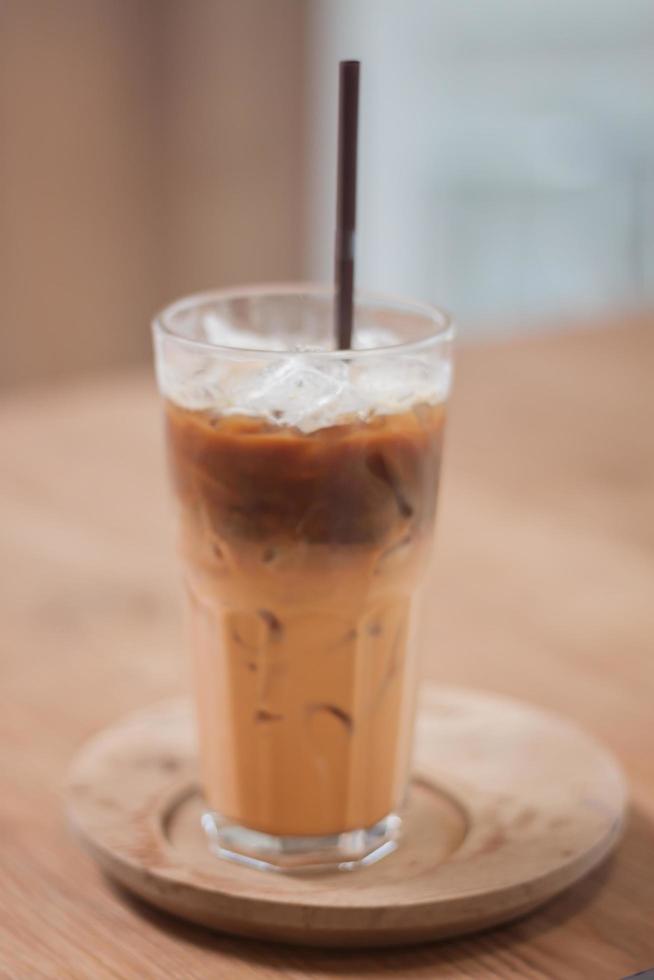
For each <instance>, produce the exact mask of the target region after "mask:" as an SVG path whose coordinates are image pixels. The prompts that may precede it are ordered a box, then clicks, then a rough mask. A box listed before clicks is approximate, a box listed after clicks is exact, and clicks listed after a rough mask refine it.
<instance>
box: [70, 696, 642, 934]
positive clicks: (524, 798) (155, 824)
mask: <svg viewBox="0 0 654 980" xmlns="http://www.w3.org/2000/svg"><path fill="white" fill-rule="evenodd" d="M193 734H194V732H193V724H192V719H191V714H190V709H189V706H188V705H187V704H186V703H185V702H181V701H176V702H168V703H166V704H163V705H159V706H156V707H154V708H149V709H147V710H145V711H141V712H139V713H138V714H136V715H132V716H131V717H129V718H127V719H125V720H123V721H121V722H119V723H118V724H117V725H115V726H113V727H111V728H109V729H107V730H105V731H104V732H102V733H101V734H100V735H98V736H97V737H95V738H94V739H92V740H91V741H90V742H89V743H87V745H86V746H85V747H84V748H83V749H82V751H81V752H80V754H79V756H78V757H77V759H76V760H75V762H74V765H73V767H72V772H71V778H70V783H69V788H68V804H69V813H70V816H71V819H72V823H73V826H74V828H75V829H76V832H77V834H78V835H79V837H80V838H81V840H82V841H83V842H84V844H85V845H86V846H87V847H88V849H89V850H90V852H91V854H92V856H93V857H94V858H95V860H96V861H97V862H98V864H99V865H100V866H101V867H102V868H103V869H104V870H105V871H106V872H107V873H108V874H109V875H111V876H112V877H113V878H115V879H116V880H118V881H119V882H120V883H121V884H123V885H124V886H125V887H127V888H128V889H130V890H131V891H133V892H135V893H136V894H137V895H139V896H140V897H141V898H143V899H145V900H146V901H147V902H150V903H152V904H153V905H156V906H158V907H159V908H161V909H165V910H166V911H168V912H171V913H173V914H174V915H177V916H181V917H182V918H185V919H190V920H191V921H193V922H197V923H201V924H202V925H205V926H209V927H210V928H212V929H220V930H223V931H225V932H231V933H235V934H237V935H241V936H254V937H258V938H263V939H270V940H276V941H281V942H292V943H301V944H305V945H315V946H319V945H325V946H327V945H338V946H373V945H382V944H384V945H391V944H397V943H406V942H416V941H424V940H429V939H438V938H445V937H450V936H456V935H460V934H462V933H466V932H471V931H474V930H477V929H481V928H485V927H488V926H491V925H495V924H498V923H500V922H505V921H507V920H509V919H513V918H515V917H517V916H520V915H523V914H524V913H526V912H529V911H531V910H532V909H534V908H536V907H537V906H538V905H541V904H542V903H543V902H545V901H547V899H549V898H551V897H552V896H553V895H556V894H557V893H558V892H560V891H562V890H563V889H565V888H567V887H568V886H569V885H572V884H573V883H574V882H576V881H578V880H579V879H580V878H581V877H583V876H584V875H585V874H587V872H588V871H590V870H591V869H592V868H593V867H595V865H597V864H598V863H599V862H600V861H601V860H602V859H603V858H604V857H605V856H606V855H607V854H608V853H609V851H610V850H611V849H612V848H613V847H614V845H615V843H616V841H617V839H618V837H619V835H620V829H621V826H622V820H623V816H624V811H625V788H624V783H623V779H622V775H621V772H620V770H619V768H618V766H617V765H616V763H615V761H614V760H613V759H612V757H611V756H610V755H609V754H608V753H607V752H606V751H605V750H604V749H603V748H602V747H601V746H600V745H598V744H597V743H596V742H595V741H594V740H593V739H591V738H590V737H589V736H588V735H586V734H584V733H583V732H581V731H580V730H579V729H577V728H576V727H574V726H573V725H571V724H570V723H569V722H567V721H565V720H563V719H561V718H558V717H556V716H554V715H551V714H547V713H545V712H543V711H541V710H539V709H537V708H534V707H531V706H529V705H526V704H522V703H520V702H517V701H513V700H509V699H507V698H503V697H498V696H496V695H491V694H486V693H481V692H476V691H468V690H462V689H461V690H459V689H455V688H438V687H434V686H431V685H429V686H425V687H424V689H423V693H422V699H421V709H420V713H419V719H418V734H417V740H416V753H415V766H414V772H415V776H414V780H413V784H412V790H411V795H410V802H409V807H408V811H407V814H406V817H405V837H404V839H403V841H402V842H401V844H400V847H399V848H398V850H397V851H396V852H395V853H394V854H392V855H390V856H389V857H386V858H384V859H383V860H382V861H380V862H379V863H378V864H375V865H372V866H370V867H367V868H362V869H359V870H356V871H350V872H339V871H335V872H327V873H323V874H319V875H302V876H299V875H289V874H284V873H275V872H266V871H257V870H253V869H251V868H246V867H241V866H240V865H238V864H234V863H231V862H228V861H225V860H221V859H220V858H217V857H214V856H213V855H211V854H210V853H209V851H208V849H207V842H206V839H205V837H204V832H203V831H202V829H201V827H200V814H201V812H202V804H201V799H200V796H199V793H198V790H197V782H196V770H195V761H194V758H195V751H194V738H193Z"/></svg>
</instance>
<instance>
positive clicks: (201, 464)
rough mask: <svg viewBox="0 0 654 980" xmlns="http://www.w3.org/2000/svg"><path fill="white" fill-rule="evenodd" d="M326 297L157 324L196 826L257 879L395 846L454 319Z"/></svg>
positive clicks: (252, 298)
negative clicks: (189, 676) (187, 667)
mask: <svg viewBox="0 0 654 980" xmlns="http://www.w3.org/2000/svg"><path fill="white" fill-rule="evenodd" d="M332 317H333V291H332V290H331V289H329V288H326V287H325V288H323V287H318V286H306V285H301V286H278V287H255V288H250V289H243V290H239V291H238V292H236V291H234V292H229V291H222V292H213V293H206V294H202V295H198V296H192V297H190V298H188V299H183V300H181V301H179V302H177V303H175V304H173V305H172V306H170V307H168V308H167V309H166V310H164V311H163V312H162V313H161V314H160V315H159V316H158V317H157V318H156V320H155V322H154V342H155V353H156V364H157V376H158V381H159V386H160V389H161V392H162V394H163V397H164V399H165V416H166V431H167V440H168V451H169V459H170V468H171V472H172V479H173V483H174V487H175V490H176V495H177V498H178V501H179V513H180V521H181V538H180V550H181V557H182V562H183V568H184V579H185V583H186V591H187V594H188V600H189V607H190V622H191V648H192V655H193V661H194V675H195V690H196V713H197V721H198V731H199V746H200V761H201V773H202V788H203V792H204V796H205V799H206V804H207V812H206V814H205V817H204V820H203V824H204V827H205V829H206V831H207V833H208V835H209V840H210V843H211V847H212V849H213V850H214V851H216V852H217V853H219V854H221V855H223V856H226V857H232V858H235V859H238V860H241V861H247V862H251V863H253V864H256V865H257V866H261V867H273V868H300V869H304V868H312V867H316V866H321V865H326V866H334V865H335V866H339V867H342V868H350V867H354V866H356V865H357V864H359V863H369V862H370V861H372V860H375V859H377V858H379V857H381V856H383V855H384V854H386V853H388V852H389V851H390V850H392V849H393V848H394V847H395V843H396V840H397V837H398V833H399V829H400V823H401V818H400V815H399V814H400V812H401V807H402V803H403V800H404V797H405V793H406V788H407V780H408V775H409V762H410V754H411V743H412V734H413V721H414V701H415V690H416V664H415V644H414V642H413V632H414V627H415V622H414V619H415V616H414V607H415V596H416V590H417V589H418V587H419V585H420V582H421V579H422V576H423V570H424V568H425V563H426V560H427V557H428V554H429V551H430V549H431V546H432V538H433V523H434V513H435V508H436V494H437V486H438V475H439V468H440V460H441V445H442V437H443V425H444V421H445V403H446V400H447V396H448V392H449V387H450V369H451V341H452V327H451V325H450V322H449V320H448V318H447V317H446V315H445V314H443V313H442V312H440V311H438V310H436V309H433V308H431V307H428V306H424V305H421V304H418V303H410V302H401V301H395V300H388V299H384V298H381V299H380V298H376V297H375V296H360V297H358V298H357V301H356V306H355V333H354V339H353V348H354V349H352V350H347V351H339V350H334V341H333V325H332V324H333V319H332Z"/></svg>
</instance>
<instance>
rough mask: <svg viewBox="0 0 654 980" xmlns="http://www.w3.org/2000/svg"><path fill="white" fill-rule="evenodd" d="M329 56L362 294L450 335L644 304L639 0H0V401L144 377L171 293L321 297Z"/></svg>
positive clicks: (653, 31) (647, 148)
mask: <svg viewBox="0 0 654 980" xmlns="http://www.w3.org/2000/svg"><path fill="white" fill-rule="evenodd" d="M344 57H351V58H352V57H354V58H360V59H361V60H362V63H363V67H362V105H361V127H362V128H361V152H360V169H359V179H360V188H361V190H360V206H359V227H360V232H359V235H358V249H359V252H358V258H359V262H358V281H359V285H360V286H361V287H368V288H373V289H381V290H384V291H387V292H397V293H404V294H409V295H414V296H416V297H417V298H422V299H426V300H431V301H434V302H437V303H440V304H443V305H445V306H447V307H449V308H451V309H452V310H454V311H455V313H456V315H457V318H458V320H459V322H460V324H461V328H462V334H463V337H464V339H465V338H470V339H474V338H477V337H480V336H487V335H492V334H507V333H515V332H520V331H533V330H543V329H551V328H556V329H560V328H561V327H562V326H565V324H566V323H573V322H575V321H578V320H579V319H580V318H586V317H591V316H592V317H596V315H597V314H603V313H608V314H613V315H615V314H616V313H618V314H619V313H621V312H622V311H627V310H630V309H634V308H645V307H647V306H651V305H652V302H653V300H654V220H653V219H654V100H653V99H652V97H651V93H652V91H653V90H654V4H652V3H651V0H629V3H624V2H623V0H531V2H529V3H525V2H524V0H486V2H484V3H474V4H473V3H460V2H457V0H183V2H182V0H2V2H1V3H0V228H1V231H2V234H1V236H0V251H1V256H0V257H1V261H0V294H1V295H2V300H3V356H2V358H1V359H0V385H1V386H2V387H3V388H4V389H8V388H9V387H10V386H17V385H24V384H30V383H34V382H37V381H40V380H43V379H55V378H61V377H65V376H71V375H72V374H75V373H82V372H90V371H98V370H101V369H103V368H105V367H109V366H116V365H127V364H136V363H139V362H143V361H145V360H146V359H147V358H148V357H149V343H150V341H149V329H148V324H149V320H150V318H151V315H152V313H153V312H154V311H155V310H156V309H157V308H158V307H160V306H162V305H163V304H165V303H167V302H168V301H170V300H172V299H173V298H175V297H176V296H178V295H180V294H184V293H188V292H192V291H195V290H200V289H207V288H210V287H213V286H220V285H231V284H238V283H244V282H251V281H254V280H275V279H297V278H309V279H329V278H330V277H331V272H332V256H331V249H332V241H333V210H334V193H335V172H334V161H335V141H336V94H337V75H338V73H337V62H338V60H339V59H340V58H344ZM600 322H601V317H600Z"/></svg>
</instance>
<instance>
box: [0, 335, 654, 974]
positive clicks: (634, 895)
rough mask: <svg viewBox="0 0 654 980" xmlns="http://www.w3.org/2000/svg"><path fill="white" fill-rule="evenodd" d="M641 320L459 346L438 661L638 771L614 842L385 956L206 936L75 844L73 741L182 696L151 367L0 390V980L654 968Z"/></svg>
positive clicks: (653, 403)
mask: <svg viewBox="0 0 654 980" xmlns="http://www.w3.org/2000/svg"><path fill="white" fill-rule="evenodd" d="M653 365H654V322H652V321H651V320H648V318H647V317H642V318H638V319H637V320H634V321H632V322H630V323H629V324H622V325H605V326H604V327H603V328H601V329H599V328H597V329H586V330H577V331H574V332H572V333H566V334H557V335H554V336H552V335H548V336H546V337H538V338H529V339H521V340H519V341H511V342H506V343H500V344H495V345H493V346H490V347H476V348H470V349H464V350H463V351H462V352H461V353H460V356H459V364H458V374H457V385H456V395H455V398H454V401H453V406H452V412H451V420H450V428H449V434H448V444H447V451H446V469H445V478H444V488H443V494H442V502H441V510H440V515H439V527H438V535H437V537H438V541H437V547H436V557H435V562H434V566H433V571H432V573H431V577H430V580H429V602H428V603H427V613H426V617H425V622H424V629H423V631H422V638H421V642H422V646H423V655H424V662H425V671H426V674H427V675H428V676H429V677H430V678H432V679H437V680H442V681H444V682H448V683H457V684H459V683H460V684H465V685H470V686H476V687H481V688H487V689H489V690H494V691H499V692H503V693H508V694H511V695H515V696H517V697H520V698H526V699H529V700H531V701H533V702H535V703H538V704H540V705H543V706H545V707H547V708H553V709H556V710H558V711H560V712H563V713H565V714H567V715H569V716H570V717H572V718H575V719H577V720H578V721H579V722H580V723H581V724H582V725H584V726H585V727H586V728H587V729H588V730H589V731H590V732H593V733H594V734H595V735H596V736H598V737H599V738H600V739H602V740H603V741H604V742H605V743H606V744H607V745H608V746H610V747H611V748H612V749H613V751H614V752H615V753H616V755H617V756H618V757H619V759H620V760H621V762H622V764H623V765H624V768H625V770H626V772H627V775H628V779H629V782H630V787H631V794H632V809H631V813H630V818H629V821H628V826H627V830H626V834H625V838H624V841H623V843H622V845H621V847H620V849H619V851H618V853H617V855H616V856H615V857H614V858H613V859H611V860H610V861H609V862H607V863H606V864H605V865H604V866H603V867H602V868H600V869H599V870H598V871H596V872H595V873H594V874H593V875H592V876H591V877H590V878H589V879H588V880H587V881H586V882H584V883H583V884H582V885H580V886H577V887H576V888H574V889H573V890H571V891H570V892H568V893H567V894H565V895H564V896H562V897H560V898H558V899H556V900H555V901H553V902H551V903H550V904H549V905H548V906H546V907H545V908H544V909H542V911H540V912H538V913H536V914H534V915H532V916H530V917H529V918H527V919H524V920H522V921H520V922H518V923H515V924H513V925H511V926H507V927H503V928H501V929H496V930H494V931H492V932H488V933H486V934H483V935H480V936H477V937H471V938H465V939H461V940H458V941H455V942H450V943H443V944H433V945H429V946H423V947H413V948H408V949H402V950H391V951H382V952H375V951H366V952H361V951H359V952H346V951H338V950H336V951H320V950H316V951H306V950H301V949H293V948H289V947H275V946H272V945H267V944H263V943H255V942H245V941H240V940H236V939H232V938H229V937H226V936H220V935H213V934H211V933H209V932H205V931H203V930H202V929H199V928H194V927H191V926H187V925H185V924H183V923H180V922H177V921H175V920H173V919H172V918H169V917H167V916H165V915H162V914H159V913H156V912H154V911H151V910H149V909H147V908H146V907H145V906H143V905H140V904H138V903H136V902H134V901H133V900H130V899H128V898H127V897H126V896H124V895H122V894H119V893H118V892H117V891H116V890H114V889H113V888H112V887H111V886H109V884H108V883H107V882H106V881H105V880H103V878H102V877H101V875H100V874H99V872H98V871H97V870H96V868H95V867H94V865H93V864H92V862H91V861H90V860H89V859H88V858H87V856H86V855H85V854H83V853H82V852H81V851H80V850H78V848H77V846H76V845H75V843H74V842H73V840H72V839H71V836H70V833H69V831H68V829H67V826H66V822H65V817H64V814H63V806H62V791H61V787H62V785H63V783H64V780H65V774H66V768H67V764H68V762H69V760H70V758H71V756H72V755H73V754H74V752H75V750H76V748H77V747H78V746H79V745H80V744H81V743H82V742H83V741H84V740H85V739H86V738H87V737H88V736H89V735H91V734H92V733H93V732H95V731H96V730H98V729H99V728H101V727H102V726H104V725H106V724H107V723H109V722H111V721H113V720H114V719H115V718H116V717H118V716H120V715H121V714H122V713H124V712H127V711H130V710H132V709H134V708H138V707H140V706H142V705H145V704H147V703H149V702H152V701H156V700H157V699H158V698H162V697H166V696H168V695H170V694H171V693H174V692H177V691H179V690H180V689H183V688H185V687H186V683H187V681H186V665H185V662H184V658H183V656H182V655H181V654H180V648H181V647H182V645H183V644H182V629H181V613H180V608H181V600H180V589H179V588H178V581H177V570H176V567H175V560H174V531H173V519H172V506H171V502H170V499H169V496H168V493H167V492H166V489H165V482H164V481H165V477H164V464H163V453H162V441H161V426H160V420H159V406H158V403H157V398H156V396H155V394H154V390H153V382H152V380H151V378H150V376H149V375H147V376H145V375H144V374H138V373H135V372H132V373H130V374H123V375H114V376H112V377H102V378H99V379H94V380H92V381H85V382H83V383H82V382H76V383H75V384H69V385H67V386H66V387H65V388H63V387H62V388H58V389H56V388H54V389H53V388H51V389H47V390H46V389H36V390H34V391H31V392H22V393H19V394H14V395H11V396H10V397H6V398H5V399H4V400H3V401H2V402H0V434H1V438H2V454H1V456H0V467H1V470H2V480H1V483H0V496H1V498H2V509H1V512H0V541H1V548H2V552H1V553H2V567H3V583H2V592H1V595H0V616H1V621H2V627H3V628H2V641H1V642H2V646H1V649H0V678H1V683H0V732H1V736H2V737H1V738H0V774H1V777H2V789H3V792H2V805H1V807H0V826H1V828H2V832H1V833H0V977H2V978H11V980H39V978H45V977H47V978H57V980H61V978H64V977H65V978H70V980H77V978H80V980H82V978H83V980H88V978H93V980H95V978H98V980H103V978H109V977H111V978H121V980H131V978H135V980H144V978H172V977H174V978H183V980H194V978H205V977H207V978H208V977H211V978H223V977H224V978H229V980H240V978H267V977H273V976H283V977H291V978H300V977H302V978H304V977H315V978H329V977H369V978H372V977H387V976H392V975H395V976H399V977H402V978H413V977H430V978H431V977H448V978H464V977H472V978H485V977H501V978H503V980H506V978H513V977H515V978H535V977H541V978H548V980H553V978H555V980H568V978H570V980H575V978H591V977H592V978H593V980H604V978H606V980H616V978H619V977H624V976H625V975H627V974H630V973H634V972H636V971H637V970H643V969H645V968H647V967H652V966H654V929H653V923H652V910H653V908H654V758H653V755H654V753H653V749H654V745H653V742H654V725H653V723H652V717H653V713H654V712H653V703H652V695H653V685H652V679H653V676H654V662H653V659H652V639H653V637H654V601H653V588H652V582H653V571H654V561H653V555H654V507H653V501H654V451H653V450H654V438H653V436H652V432H653V423H654V384H653V382H652V375H653Z"/></svg>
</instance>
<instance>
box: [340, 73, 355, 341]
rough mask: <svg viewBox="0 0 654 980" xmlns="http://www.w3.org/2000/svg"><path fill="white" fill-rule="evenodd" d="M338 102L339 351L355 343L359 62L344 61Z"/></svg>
mask: <svg viewBox="0 0 654 980" xmlns="http://www.w3.org/2000/svg"><path fill="white" fill-rule="evenodd" d="M338 103H339V104H338V184H337V190H336V197H337V200H336V249H335V257H334V280H335V292H336V296H335V307H334V327H335V331H336V337H337V340H338V346H339V348H340V350H348V349H349V348H350V347H351V346H352V302H353V297H354V231H355V226H356V211H357V137H358V128H359V62H358V61H341V66H340V83H339V100H338Z"/></svg>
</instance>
